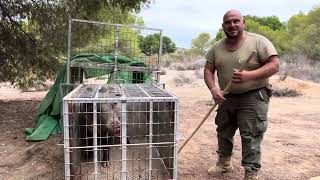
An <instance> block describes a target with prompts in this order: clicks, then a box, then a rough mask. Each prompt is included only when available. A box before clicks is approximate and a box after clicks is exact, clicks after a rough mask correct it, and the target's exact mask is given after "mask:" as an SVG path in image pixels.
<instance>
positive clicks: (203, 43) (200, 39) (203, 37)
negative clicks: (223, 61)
mask: <svg viewBox="0 0 320 180" xmlns="http://www.w3.org/2000/svg"><path fill="white" fill-rule="evenodd" d="M213 43H214V40H212V39H211V36H210V34H209V33H201V34H199V35H198V36H197V37H196V38H195V39H192V46H191V49H192V50H193V51H194V52H195V53H196V54H199V55H204V54H205V53H206V51H207V50H208V49H209V48H210V46H212V45H213Z"/></svg>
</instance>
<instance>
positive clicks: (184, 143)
mask: <svg viewBox="0 0 320 180" xmlns="http://www.w3.org/2000/svg"><path fill="white" fill-rule="evenodd" d="M256 53H257V51H256V50H253V51H252V52H251V54H250V56H249V57H248V58H247V60H246V61H245V62H244V63H243V64H242V66H241V67H240V69H239V71H240V72H241V71H243V69H244V68H245V67H246V66H247V64H248V63H249V61H250V60H251V59H252V57H253V56H254V55H255V54H256ZM231 85H232V80H230V81H229V82H228V84H227V86H226V88H225V89H224V90H223V92H222V93H223V95H225V94H226V93H227V92H228V91H229V90H230V88H231ZM217 105H218V104H217V103H216V102H215V103H214V105H213V106H212V107H211V108H210V110H209V111H208V112H207V114H206V115H205V116H204V118H203V119H202V121H201V122H200V123H199V124H198V126H197V127H196V129H195V130H193V132H192V133H191V135H190V136H189V137H188V138H187V140H185V141H184V142H183V143H182V145H181V146H180V148H179V151H178V153H180V152H181V150H182V149H183V147H184V146H185V145H186V144H187V143H188V142H189V140H190V139H191V138H192V137H193V135H194V134H195V133H196V132H197V131H198V130H199V128H200V127H201V126H202V124H203V123H204V122H205V121H206V120H207V118H208V117H209V116H210V114H211V112H212V111H213V110H214V108H215V107H216V106H217Z"/></svg>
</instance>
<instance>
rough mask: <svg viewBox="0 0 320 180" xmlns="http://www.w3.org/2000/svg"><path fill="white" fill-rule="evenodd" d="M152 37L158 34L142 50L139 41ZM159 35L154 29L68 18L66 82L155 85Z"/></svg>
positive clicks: (157, 80)
mask: <svg viewBox="0 0 320 180" xmlns="http://www.w3.org/2000/svg"><path fill="white" fill-rule="evenodd" d="M153 34H159V37H160V38H159V41H155V42H154V43H153V44H152V45H147V46H146V47H143V44H142V43H141V39H142V38H143V37H145V36H148V35H153ZM161 34H162V31H161V30H160V29H154V28H146V27H140V26H129V25H120V24H108V23H104V22H96V21H87V20H79V19H70V21H69V33H68V62H67V65H68V68H67V69H68V71H67V80H68V81H70V83H86V84H106V82H108V83H129V84H131V83H145V82H149V81H152V80H155V81H156V82H159V76H158V75H157V74H156V73H155V72H158V70H159V61H160V58H161V53H160V52H161V48H162V38H161ZM142 49H144V50H142Z"/></svg>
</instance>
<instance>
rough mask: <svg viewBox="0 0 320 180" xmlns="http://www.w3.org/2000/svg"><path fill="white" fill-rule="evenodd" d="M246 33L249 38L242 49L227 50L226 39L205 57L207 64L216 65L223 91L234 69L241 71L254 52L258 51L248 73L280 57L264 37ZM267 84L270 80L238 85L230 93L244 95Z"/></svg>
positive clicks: (247, 67) (232, 87)
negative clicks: (277, 56) (271, 58)
mask: <svg viewBox="0 0 320 180" xmlns="http://www.w3.org/2000/svg"><path fill="white" fill-rule="evenodd" d="M244 33H247V36H246V39H245V40H244V42H243V44H242V45H241V47H240V48H238V49H236V50H229V49H226V48H225V41H226V38H223V39H221V40H220V41H218V42H216V43H215V45H214V46H213V47H212V48H211V49H209V51H208V52H207V54H206V55H205V58H206V60H207V63H211V64H214V66H215V68H216V70H217V75H218V83H219V86H220V89H222V90H223V89H224V88H225V87H226V86H227V84H228V82H229V81H230V80H231V79H232V74H233V69H239V68H240V67H241V64H242V63H243V62H244V61H245V60H246V59H247V58H248V57H249V55H250V54H251V52H252V51H253V50H256V51H257V54H256V55H255V56H254V57H253V58H252V59H251V61H250V62H249V63H248V65H247V66H246V68H245V70H247V71H252V70H255V69H258V68H259V67H261V66H262V65H263V63H264V61H265V60H266V59H268V58H269V57H270V56H273V55H278V53H277V51H276V49H275V48H274V46H273V44H272V43H271V42H270V41H269V40H268V39H267V38H265V37H264V36H261V35H258V34H254V33H249V32H244ZM267 84H268V79H259V80H254V81H247V82H243V83H237V84H233V85H232V86H231V89H230V90H229V92H230V93H244V92H247V91H250V90H253V89H258V88H262V87H264V86H266V85H267Z"/></svg>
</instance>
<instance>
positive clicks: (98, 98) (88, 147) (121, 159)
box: [63, 84, 178, 180]
mask: <svg viewBox="0 0 320 180" xmlns="http://www.w3.org/2000/svg"><path fill="white" fill-rule="evenodd" d="M63 104H64V106H63V110H64V116H63V117H64V147H65V177H66V179H121V180H124V179H130V180H131V179H133V180H134V179H139V180H140V179H159V180H162V179H177V142H176V135H177V126H178V124H177V123H178V98H177V97H176V96H174V95H172V94H171V93H169V92H167V91H166V90H164V89H161V88H159V87H158V86H155V85H151V84H117V85H116V84H109V85H86V84H84V85H80V86H79V87H77V88H76V89H74V90H73V91H72V92H71V93H69V94H68V95H67V96H66V97H64V100H63Z"/></svg>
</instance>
